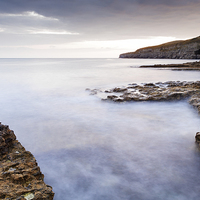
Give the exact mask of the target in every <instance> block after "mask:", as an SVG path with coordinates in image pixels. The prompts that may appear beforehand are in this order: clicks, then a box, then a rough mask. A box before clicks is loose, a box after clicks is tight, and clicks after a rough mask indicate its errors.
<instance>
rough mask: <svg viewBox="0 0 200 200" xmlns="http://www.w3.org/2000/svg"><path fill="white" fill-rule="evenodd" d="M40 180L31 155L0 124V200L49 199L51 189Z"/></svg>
mask: <svg viewBox="0 0 200 200" xmlns="http://www.w3.org/2000/svg"><path fill="white" fill-rule="evenodd" d="M43 179H44V175H43V174H42V173H41V171H40V168H39V166H38V164H37V162H36V160H35V158H34V156H33V155H32V154H31V153H30V152H29V151H26V150H25V148H24V147H23V146H22V145H21V144H20V142H18V141H17V140H16V136H15V134H14V132H13V131H12V130H10V129H9V127H8V126H5V125H2V124H1V123H0V199H2V200H4V199H16V200H31V199H33V200H52V199H53V197H54V193H53V191H52V187H51V186H49V185H46V184H45V183H44V181H43Z"/></svg>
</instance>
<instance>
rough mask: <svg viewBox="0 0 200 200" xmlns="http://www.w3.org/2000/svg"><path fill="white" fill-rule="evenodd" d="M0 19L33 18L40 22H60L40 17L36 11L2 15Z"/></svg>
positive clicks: (51, 18) (0, 14)
mask: <svg viewBox="0 0 200 200" xmlns="http://www.w3.org/2000/svg"><path fill="white" fill-rule="evenodd" d="M0 17H15V18H16V17H24V18H27V17H31V18H35V19H38V20H56V21H57V20H58V19H56V18H53V17H45V16H44V15H40V14H38V13H36V12H35V11H26V12H22V13H15V14H12V13H0Z"/></svg>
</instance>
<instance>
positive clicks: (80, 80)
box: [0, 59, 200, 200]
mask: <svg viewBox="0 0 200 200" xmlns="http://www.w3.org/2000/svg"><path fill="white" fill-rule="evenodd" d="M182 62H187V60H143V59H134V60H131V59H128V60H123V59H1V60H0V73H1V79H0V87H1V90H0V91H1V98H0V109H1V121H2V123H3V124H9V126H10V128H11V129H13V130H14V131H15V134H16V135H17V138H18V139H19V141H20V142H21V143H22V144H23V146H25V148H26V149H27V150H29V151H31V152H32V153H33V154H34V155H35V157H36V159H37V161H38V164H39V166H40V167H41V171H42V172H43V173H44V174H45V182H46V183H47V184H49V185H51V186H52V187H53V191H54V192H55V198H54V199H55V200H71V199H73V200H94V199H95V200H121V199H125V200H126V199H127V200H171V199H173V200H188V199H190V200H197V199H199V198H198V197H199V186H200V174H199V171H200V154H199V151H198V150H197V147H196V145H195V143H194V135H195V133H196V132H197V131H199V130H200V117H199V116H198V114H197V112H196V110H194V109H193V108H192V106H190V105H189V104H188V103H187V100H183V101H177V102H137V103H135V102H129V103H112V102H103V101H101V100H100V99H99V98H98V97H96V96H91V95H89V93H88V92H87V91H85V89H86V88H91V89H94V88H111V87H113V86H122V85H127V84H129V83H133V82H137V83H141V82H157V81H169V80H180V81H183V80H186V81H191V80H195V81H196V80H199V77H200V72H192V71H170V70H156V69H140V68H138V66H139V65H144V64H156V63H182Z"/></svg>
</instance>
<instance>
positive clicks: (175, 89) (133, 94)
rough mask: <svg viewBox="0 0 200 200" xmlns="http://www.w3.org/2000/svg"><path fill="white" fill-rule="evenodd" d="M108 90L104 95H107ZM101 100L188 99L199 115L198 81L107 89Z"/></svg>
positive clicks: (168, 82)
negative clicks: (104, 96)
mask: <svg viewBox="0 0 200 200" xmlns="http://www.w3.org/2000/svg"><path fill="white" fill-rule="evenodd" d="M107 91H108V90H105V91H104V93H105V94H108V92H107ZM109 91H110V92H109V95H106V96H107V97H106V98H104V99H102V100H111V101H114V102H125V101H174V100H181V99H184V98H189V103H190V104H191V105H193V106H194V107H195V108H196V109H197V110H198V112H199V113H200V81H196V82H194V81H188V82H187V81H183V82H181V81H167V82H164V83H162V82H158V83H144V84H135V83H134V84H129V85H128V86H127V87H125V86H123V87H116V88H113V89H109Z"/></svg>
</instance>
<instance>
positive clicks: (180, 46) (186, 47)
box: [119, 36, 200, 59]
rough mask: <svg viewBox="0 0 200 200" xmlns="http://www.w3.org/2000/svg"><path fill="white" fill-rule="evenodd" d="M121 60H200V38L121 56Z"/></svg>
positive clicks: (152, 47)
mask: <svg viewBox="0 0 200 200" xmlns="http://www.w3.org/2000/svg"><path fill="white" fill-rule="evenodd" d="M119 57H120V58H165V59H200V36H199V37H196V38H192V39H189V40H178V41H173V42H168V43H164V44H161V45H157V46H151V47H145V48H141V49H138V50H136V51H135V52H129V53H123V54H120V56H119Z"/></svg>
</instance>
